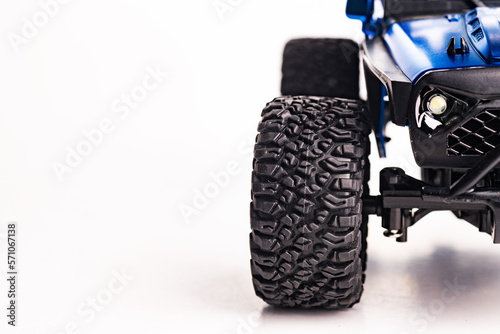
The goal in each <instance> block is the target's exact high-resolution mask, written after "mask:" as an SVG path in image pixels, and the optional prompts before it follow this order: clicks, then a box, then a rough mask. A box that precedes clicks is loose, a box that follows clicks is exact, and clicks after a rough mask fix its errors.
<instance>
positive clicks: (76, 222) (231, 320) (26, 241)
mask: <svg viewBox="0 0 500 334" xmlns="http://www.w3.org/2000/svg"><path fill="white" fill-rule="evenodd" d="M232 3H235V4H236V5H235V6H234V10H232V11H230V12H227V13H226V15H225V16H224V19H221V18H220V17H219V16H218V14H217V12H216V11H215V10H214V8H213V6H212V5H213V2H212V0H205V1H202V0H196V1H159V0H157V1H154V0H141V1H133V0H100V1H96V0H86V1H82V0H73V1H68V3H67V4H65V5H61V6H60V8H59V11H58V12H57V13H56V14H55V15H54V17H53V18H50V20H49V22H48V23H47V25H46V26H44V27H41V28H39V29H38V32H37V33H36V34H34V35H33V36H32V37H30V38H29V39H27V41H25V42H26V43H24V44H23V45H21V46H20V48H19V52H15V50H14V48H13V47H12V45H11V43H10V42H9V39H8V36H9V34H11V33H15V34H20V33H21V30H22V28H23V25H25V21H23V18H24V17H26V18H28V19H29V20H32V18H33V16H34V15H36V14H37V13H39V12H40V5H39V3H38V2H37V1H32V0H30V1H22V2H14V1H4V2H2V3H1V4H0V36H1V39H0V40H1V42H0V55H1V58H0V59H1V62H0V74H1V75H0V89H1V94H0V96H1V98H0V228H1V230H0V233H5V231H6V224H7V223H8V222H10V221H16V222H18V223H19V238H20V239H19V252H20V254H19V261H20V264H19V268H20V269H19V271H20V279H19V286H18V289H19V293H20V294H19V300H18V302H19V309H18V312H19V314H18V325H19V326H18V327H17V328H15V329H12V328H7V326H6V325H5V323H6V317H5V316H4V315H3V314H4V313H6V311H1V315H0V319H2V320H0V321H1V324H0V328H1V330H0V332H1V333H42V334H52V333H72V332H79V333H227V334H232V333H246V334H252V333H332V332H334V333H362V332H370V333H372V332H384V333H434V332H435V333H443V332H452V331H453V332H454V333H470V332H473V331H474V332H475V331H479V330H481V332H493V331H494V328H495V325H496V324H497V322H498V320H497V319H496V318H497V315H498V311H499V307H500V298H499V297H500V280H499V274H500V266H499V261H500V249H499V248H498V246H494V245H493V244H492V242H491V240H490V237H489V236H488V235H484V234H480V233H479V232H477V231H476V230H475V228H473V227H472V226H469V225H468V224H467V223H465V222H461V221H459V220H457V219H455V218H454V217H453V216H452V215H451V214H447V213H440V214H433V215H431V216H429V217H428V218H426V219H425V220H424V221H422V222H421V223H419V224H418V225H417V226H415V227H413V228H412V229H411V231H410V236H409V238H410V242H409V243H407V244H396V243H395V242H394V241H393V240H389V239H385V238H384V237H383V236H382V229H381V228H380V221H379V219H377V218H373V219H372V220H371V221H370V237H369V269H368V271H367V281H366V285H365V293H364V296H363V299H362V302H361V304H358V305H356V306H355V307H354V308H353V309H352V310H349V311H345V312H318V311H314V312H304V311H277V310H274V309H272V308H268V307H266V305H265V304H264V303H263V302H261V301H260V300H259V299H258V298H257V297H255V296H254V293H253V288H252V285H251V279H250V270H249V263H248V262H249V251H248V232H249V217H248V205H249V201H250V195H249V193H250V172H251V171H250V162H249V159H251V145H252V144H251V142H252V140H253V137H254V136H255V134H256V132H255V131H256V126H257V122H258V121H259V114H260V110H261V109H262V107H263V106H264V104H265V103H266V102H267V101H269V100H271V99H272V98H273V97H275V96H277V95H278V94H279V80H280V62H281V53H282V48H283V45H284V43H285V42H286V41H287V40H289V39H291V38H295V37H304V36H312V37H327V36H333V37H334V36H343V37H349V36H350V37H352V38H359V24H358V23H356V22H350V21H348V20H347V19H346V18H345V17H344V6H345V3H344V1H334V0H331V1H320V0H300V1H299V0H295V1H290V0H279V1H278V0H273V1H245V0H243V1H240V2H239V3H238V1H233V2H232ZM10 36H12V35H10ZM148 67H150V68H153V69H155V68H157V67H158V68H160V69H161V71H164V72H168V73H169V75H168V76H167V77H166V78H165V79H164V80H163V82H162V83H161V84H160V85H159V86H158V87H157V88H156V89H154V90H153V91H152V92H150V93H149V94H148V96H147V97H146V98H145V100H144V101H143V102H141V103H140V104H139V105H138V106H137V108H135V109H133V110H131V112H130V114H129V115H128V116H127V117H125V118H123V119H122V118H120V115H123V114H122V113H119V114H117V113H114V112H113V105H114V103H115V101H116V100H119V99H120V98H121V95H122V94H128V93H130V92H131V91H132V90H133V89H135V88H136V87H137V85H140V84H141V83H142V81H143V78H144V77H145V76H146V75H147V71H146V68H148ZM122 106H123V105H122ZM103 119H109V120H110V121H112V122H113V126H114V127H113V131H112V132H111V133H109V134H106V135H105V136H104V137H103V139H102V141H101V142H100V143H99V144H98V145H97V146H95V147H93V151H92V153H91V154H89V155H88V156H86V157H84V158H83V160H82V162H81V163H80V164H79V165H78V166H76V167H75V168H73V169H72V171H71V173H67V174H64V177H63V181H62V182H60V181H59V180H58V178H57V176H56V174H55V173H54V171H53V164H54V162H60V163H64V160H65V157H66V155H67V153H68V147H69V148H73V149H74V148H75V147H76V146H77V145H79V143H81V142H82V140H85V136H84V135H83V131H91V130H92V129H95V128H97V127H98V126H99V124H100V122H101V121H102V120H103ZM394 130H395V131H392V133H391V135H392V137H395V138H397V140H394V141H392V142H391V143H390V144H389V145H388V151H389V154H390V158H389V159H387V160H385V161H380V160H379V159H378V158H377V157H376V156H375V155H373V174H372V175H373V176H372V178H373V179H374V181H373V183H372V185H371V187H372V189H373V190H376V189H377V180H376V179H377V173H378V169H380V168H382V167H383V166H384V165H388V166H399V167H403V168H405V169H407V170H408V171H409V172H410V173H413V174H417V175H418V170H417V169H416V168H415V167H414V166H413V167H412V163H413V161H412V159H411V153H410V147H409V142H408V138H407V137H408V136H407V133H406V130H405V129H404V128H399V129H394ZM374 152H375V150H374ZM228 164H230V165H233V167H234V166H236V171H235V173H233V175H232V176H231V178H230V180H229V182H228V184H227V185H224V187H222V188H220V189H218V192H217V194H216V196H213V198H212V199H210V200H209V201H208V202H207V203H204V204H205V207H204V208H203V209H200V210H198V211H197V212H196V214H194V215H192V216H190V219H188V220H187V219H185V218H183V216H182V215H181V214H180V208H181V207H182V206H183V205H184V207H187V206H193V200H195V198H196V195H195V194H196V193H197V191H203V189H204V188H205V187H206V186H207V185H209V184H210V183H211V182H212V177H211V173H217V172H221V171H224V170H226V168H227V165H228ZM0 247H1V249H0V261H1V263H0V266H1V268H2V269H1V270H0V279H1V281H0V305H1V307H0V309H1V310H4V309H5V307H4V305H6V302H7V298H6V282H5V280H6V275H5V248H6V245H5V240H3V239H2V240H0ZM121 271H126V272H127V273H128V275H129V276H133V279H132V280H130V281H127V285H126V286H125V287H124V288H123V289H121V291H120V292H116V291H115V293H112V294H110V293H109V288H108V286H109V284H110V283H111V284H114V285H113V286H114V287H115V288H116V287H117V286H118V285H117V284H116V282H114V281H113V277H114V275H115V272H121ZM454 281H457V282H459V284H460V285H463V286H465V290H460V291H459V293H457V294H456V295H450V294H447V293H446V292H445V294H444V297H443V291H444V290H445V289H446V288H447V286H448V284H449V283H447V282H451V283H452V282H454ZM106 297H107V299H106ZM93 298H98V299H99V298H100V300H101V301H105V304H106V305H104V307H102V309H101V308H99V310H100V311H99V312H97V311H95V312H94V313H95V314H94V315H95V317H91V316H90V315H89V313H84V314H85V316H82V314H81V312H78V311H77V310H78V309H80V311H82V310H87V311H88V310H90V308H89V306H88V304H87V303H88V302H89V301H91V300H92V299H93ZM103 298H104V299H103ZM82 305H83V306H82ZM98 306H99V305H98ZM82 307H83V308H82ZM72 328H76V329H77V330H72Z"/></svg>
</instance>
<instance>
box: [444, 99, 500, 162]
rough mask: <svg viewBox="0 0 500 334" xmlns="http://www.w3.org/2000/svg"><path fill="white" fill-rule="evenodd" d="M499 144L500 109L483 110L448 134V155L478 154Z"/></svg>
mask: <svg viewBox="0 0 500 334" xmlns="http://www.w3.org/2000/svg"><path fill="white" fill-rule="evenodd" d="M497 146H500V109H499V110H485V111H482V112H481V113H479V114H478V115H477V116H475V117H473V118H471V119H470V120H468V121H467V122H465V123H464V124H463V125H462V126H461V127H459V128H458V129H455V130H454V131H453V132H451V133H450V134H449V135H448V143H447V152H448V156H479V155H484V154H486V153H488V152H489V151H491V150H492V149H494V148H496V147H497Z"/></svg>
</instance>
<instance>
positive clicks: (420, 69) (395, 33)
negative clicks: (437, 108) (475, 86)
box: [384, 7, 500, 83]
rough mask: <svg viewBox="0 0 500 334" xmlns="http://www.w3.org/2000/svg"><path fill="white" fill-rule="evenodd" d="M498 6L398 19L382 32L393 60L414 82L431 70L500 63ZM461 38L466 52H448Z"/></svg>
mask: <svg viewBox="0 0 500 334" xmlns="http://www.w3.org/2000/svg"><path fill="white" fill-rule="evenodd" d="M499 20H500V8H483V7H481V8H477V9H475V10H473V11H471V12H469V13H467V14H465V15H460V14H453V15H446V16H444V17H440V18H430V19H421V20H415V21H406V22H397V23H394V24H392V25H391V26H390V27H389V29H388V30H387V32H386V33H385V34H384V40H385V42H386V44H387V47H388V48H389V50H390V52H391V54H392V56H393V58H394V61H395V62H396V64H397V65H398V66H399V68H400V69H401V70H402V71H403V73H405V74H406V76H407V77H408V78H409V79H410V80H411V81H412V82H414V83H415V82H416V81H417V80H418V79H419V78H420V77H421V76H422V75H423V74H425V73H426V72H427V71H430V70H444V69H457V68H471V67H489V66H500V21H499ZM462 37H463V38H464V40H465V41H466V43H467V45H468V46H469V52H468V53H465V54H456V55H450V54H449V53H448V52H447V49H448V46H449V45H450V41H452V38H454V39H455V41H456V45H455V48H459V47H460V40H461V38H462Z"/></svg>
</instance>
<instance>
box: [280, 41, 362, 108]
mask: <svg viewBox="0 0 500 334" xmlns="http://www.w3.org/2000/svg"><path fill="white" fill-rule="evenodd" d="M282 72H283V77H282V80H281V94H282V95H284V96H285V95H292V96H297V95H309V96H329V97H341V98H348V99H359V45H358V44H357V43H355V42H354V41H352V40H348V39H330V38H322V39H321V38H304V39H294V40H291V41H290V42H288V43H287V45H286V46H285V51H284V54H283V66H282Z"/></svg>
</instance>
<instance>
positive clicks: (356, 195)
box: [250, 97, 370, 309]
mask: <svg viewBox="0 0 500 334" xmlns="http://www.w3.org/2000/svg"><path fill="white" fill-rule="evenodd" d="M262 116H263V118H262V122H261V123H260V124H259V132H260V133H259V135H258V137H257V143H256V145H255V160H254V171H253V174H252V199H253V201H252V204H251V209H250V211H251V226H252V232H251V234H250V248H251V254H252V259H251V269H252V276H253V283H254V287H255V292H256V294H257V295H258V296H259V297H261V298H262V299H263V300H264V301H266V302H267V303H269V304H271V305H276V306H281V307H301V308H313V307H322V308H328V309H332V308H333V309H338V308H348V307H352V306H353V305H354V304H355V303H357V302H358V301H359V299H360V297H361V294H362V291H363V267H364V263H363V262H364V260H365V259H366V256H365V255H363V252H364V251H366V240H365V238H366V233H367V231H366V229H365V230H363V228H366V222H364V217H363V215H362V200H361V197H362V195H363V191H364V188H365V187H366V182H367V177H365V173H368V174H369V171H368V169H369V165H368V163H367V154H368V153H369V139H368V135H369V132H370V125H369V121H368V119H367V117H366V109H365V108H364V106H363V105H362V104H361V103H360V102H357V101H354V100H341V99H331V98H313V97H283V98H278V99H275V100H274V101H273V102H271V103H269V104H268V105H267V106H266V108H265V109H264V111H263V113H262ZM363 223H364V224H365V226H364V227H363Z"/></svg>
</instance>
